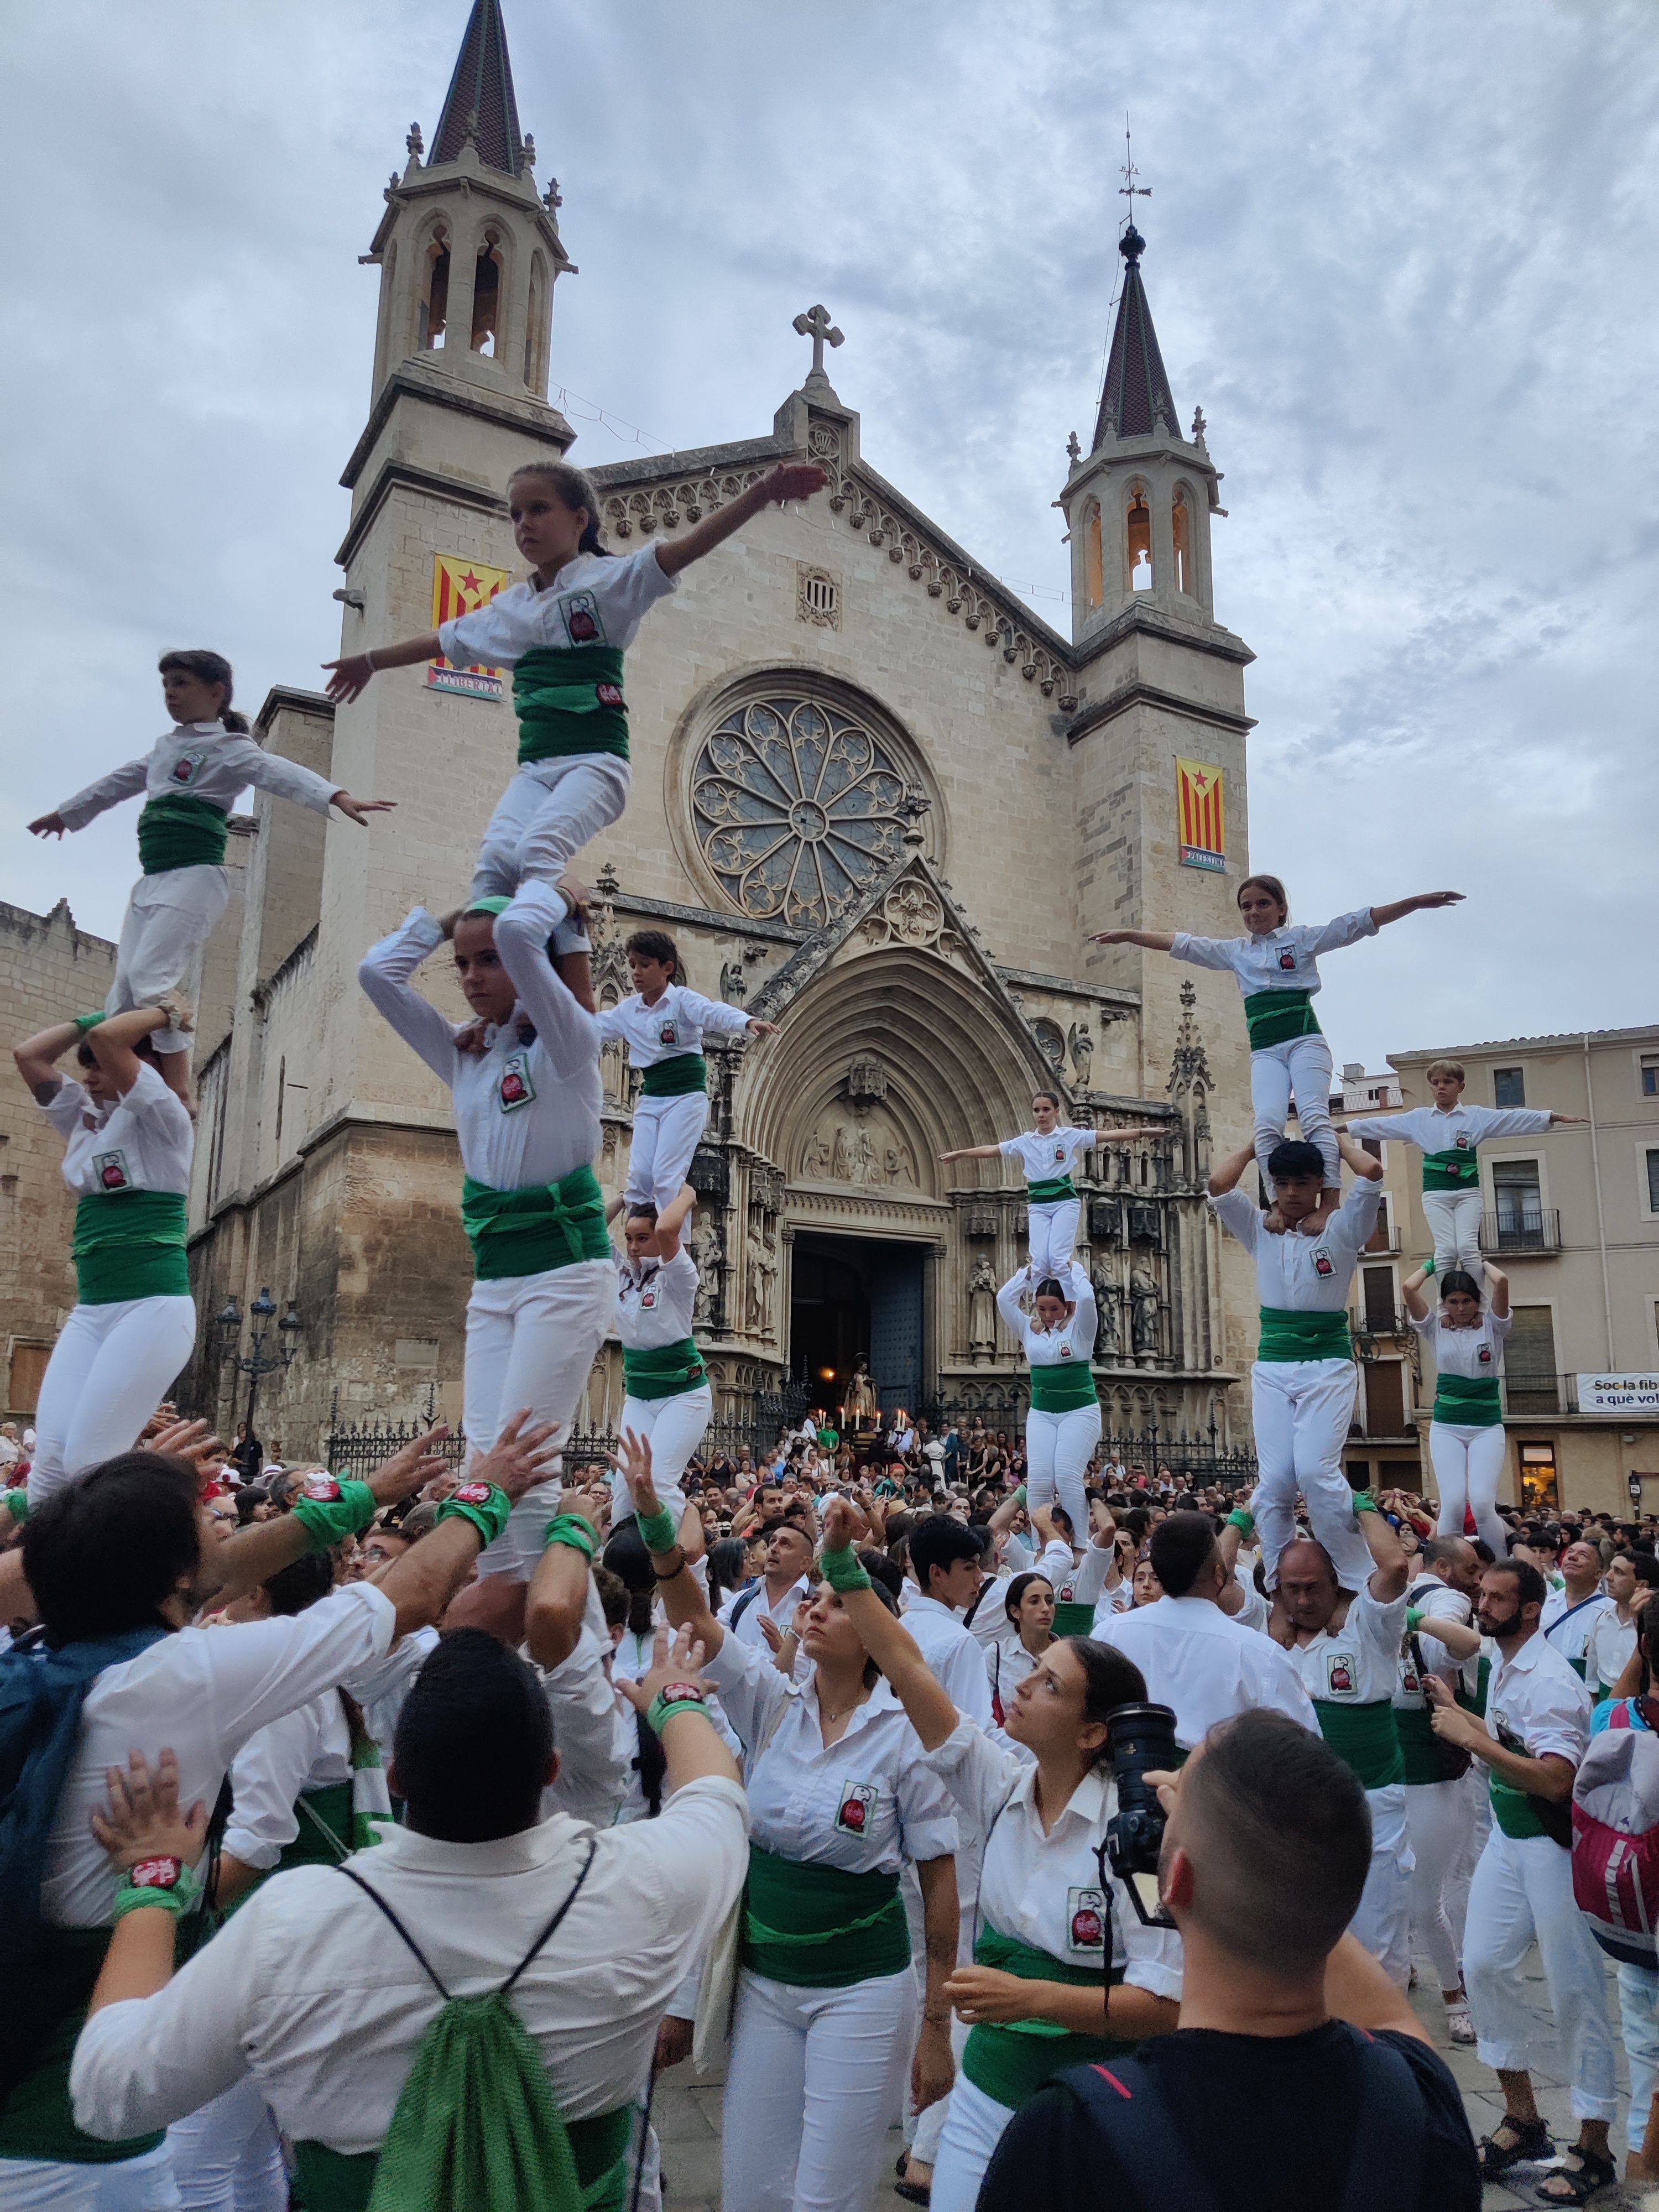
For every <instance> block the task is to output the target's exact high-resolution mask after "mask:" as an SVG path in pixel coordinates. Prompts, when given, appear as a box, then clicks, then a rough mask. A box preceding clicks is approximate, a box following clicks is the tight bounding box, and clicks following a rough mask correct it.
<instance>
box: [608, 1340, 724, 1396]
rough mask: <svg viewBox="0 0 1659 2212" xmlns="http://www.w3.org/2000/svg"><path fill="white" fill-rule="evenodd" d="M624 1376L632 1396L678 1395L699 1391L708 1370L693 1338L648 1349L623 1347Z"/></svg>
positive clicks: (706, 1379) (706, 1377) (629, 1393)
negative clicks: (647, 1350)
mask: <svg viewBox="0 0 1659 2212" xmlns="http://www.w3.org/2000/svg"><path fill="white" fill-rule="evenodd" d="M623 1379H624V1381H625V1382H626V1384H627V1387H628V1395H629V1397H630V1398H678V1397H679V1396H681V1395H682V1394H683V1393H684V1392H685V1391H687V1390H700V1389H702V1386H703V1384H704V1383H706V1382H707V1381H708V1369H707V1368H706V1367H705V1366H704V1365H703V1364H702V1352H699V1351H698V1349H697V1346H696V1339H695V1338H693V1337H690V1336H683V1337H681V1338H680V1340H679V1341H678V1343H677V1344H659V1345H656V1346H653V1349H652V1350H651V1351H649V1352H636V1351H635V1350H634V1349H633V1347H632V1346H629V1345H626V1344H625V1345H623Z"/></svg>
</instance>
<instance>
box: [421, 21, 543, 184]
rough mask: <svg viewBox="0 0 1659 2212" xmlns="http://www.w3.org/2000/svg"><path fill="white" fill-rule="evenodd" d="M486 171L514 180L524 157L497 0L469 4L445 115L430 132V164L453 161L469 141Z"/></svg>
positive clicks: (504, 33) (505, 34) (503, 28)
mask: <svg viewBox="0 0 1659 2212" xmlns="http://www.w3.org/2000/svg"><path fill="white" fill-rule="evenodd" d="M469 137H470V138H471V141H472V143H473V147H474V149H475V151H476V152H477V156H478V159H479V161H482V162H483V166H484V167H485V168H487V169H499V170H501V172H502V173H503V174H504V175H506V176H509V177H516V176H517V175H518V173H519V171H520V166H521V164H522V161H523V157H524V141H523V139H522V138H521V137H520V135H519V105H518V102H517V100H514V98H513V64H512V63H511V62H510V61H509V60H508V59H507V30H506V27H505V26H504V25H503V23H502V21H501V0H473V5H472V13H471V16H470V17H469V18H468V21H467V26H466V36H465V38H464V39H463V40H461V51H460V54H459V58H457V60H456V63H455V74H454V76H453V77H451V79H450V80H449V91H448V94H447V97H446V98H445V100H444V112H443V113H442V114H441V116H440V117H439V118H438V128H437V130H436V131H435V133H434V134H433V139H432V153H431V157H430V160H431V162H432V163H433V164H435V163H437V162H440V161H455V160H457V159H458V158H459V155H460V151H461V149H462V147H463V146H464V145H465V143H466V142H467V140H468V138H469Z"/></svg>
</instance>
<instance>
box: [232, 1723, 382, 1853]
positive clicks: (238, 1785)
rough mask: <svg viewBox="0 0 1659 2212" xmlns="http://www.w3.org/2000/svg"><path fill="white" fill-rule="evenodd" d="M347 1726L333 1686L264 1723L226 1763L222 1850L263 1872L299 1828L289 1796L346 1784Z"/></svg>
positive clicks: (348, 1759) (298, 1817) (349, 1770)
mask: <svg viewBox="0 0 1659 2212" xmlns="http://www.w3.org/2000/svg"><path fill="white" fill-rule="evenodd" d="M351 1777H352V1767H351V1728H350V1724H349V1722H348V1721H347V1719H346V1713H345V1707H344V1706H343V1705H342V1704H341V1702H340V1693H339V1692H338V1691H337V1690H325V1692H323V1694H322V1696H321V1697H320V1698H313V1699H311V1701H310V1703H309V1704H308V1705H301V1707H300V1708H299V1710H298V1711H296V1712H292V1713H285V1714H284V1715H283V1717H282V1719H281V1720H279V1721H270V1722H267V1723H266V1724H265V1726H264V1728H262V1729H260V1730H259V1733H258V1735H256V1736H252V1737H250V1739H249V1740H248V1741H247V1742H246V1743H245V1744H244V1745H243V1746H242V1748H241V1749H240V1751H239V1752H238V1753H237V1754H236V1757H235V1759H234V1760H233V1761H232V1763H231V1769H230V1787H231V1793H232V1796H233V1797H234V1800H235V1802H234V1806H233V1808H232V1811H231V1815H230V1824H229V1826H228V1827H227V1828H226V1830H225V1849H226V1850H227V1851H228V1852H230V1853H231V1855H232V1856H233V1857H235V1858H239V1859H240V1860H241V1862H242V1863H243V1864H244V1865H245V1866H251V1867H257V1868H258V1869H259V1871H260V1873H261V1874H268V1873H269V1872H270V1869H271V1868H272V1867H274V1866H275V1865H276V1862H277V1860H278V1859H280V1858H281V1857H282V1856H283V1852H284V1851H285V1850H287V1849H288V1847H289V1844H291V1843H292V1842H293V1841H294V1840H295V1837H296V1836H297V1835H298V1834H299V1832H300V1821H301V1814H299V1813H298V1812H297V1811H296V1810H295V1800H296V1799H297V1798H298V1797H299V1796H300V1795H301V1792H302V1791H304V1790H324V1789H327V1788H328V1787H330V1785H331V1784H336V1783H340V1782H349V1781H350V1779H351Z"/></svg>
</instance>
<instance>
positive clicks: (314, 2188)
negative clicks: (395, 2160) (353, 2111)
mask: <svg viewBox="0 0 1659 2212" xmlns="http://www.w3.org/2000/svg"><path fill="white" fill-rule="evenodd" d="M638 2110H639V2108H638V2106H635V2105H623V2106H622V2107H621V2108H620V2109H619V2110H618V2111H617V2112H601V2113H600V2114H599V2117H598V2118H596V2119H592V2120H567V2121H566V2122H565V2132H566V2134H567V2135H568V2136H569V2138H570V2155H571V2157H572V2159H573V2160H574V2162H575V2168H576V2186H577V2188H578V2190H579V2191H580V2197H579V2198H578V2199H577V2202H578V2203H580V2206H581V2212H621V2208H622V2207H623V2204H624V2203H626V2202H627V2196H628V2181H629V2167H630V2166H631V2163H632V2161H631V2160H629V2155H628V2152H629V2144H630V2143H631V2142H632V2141H633V2136H634V2123H635V2118H636V2117H637V2115H638ZM379 2165H380V2152H379V2151H375V2150H365V2151H358V2152H356V2153H355V2154H354V2153H352V2152H349V2151H341V2150H330V2148H328V2146H327V2144H326V2143H319V2142H296V2143H295V2146H294V2166H295V2183H296V2188H295V2202H296V2203H299V2204H300V2205H301V2206H303V2208H304V2212H368V2202H369V2199H370V2197H372V2196H373V2195H374V2174H375V2168H376V2167H377V2166H379ZM421 2201H422V2203H424V2202H425V2201H426V2200H425V2199H422V2200H421ZM509 2201H510V2200H509ZM409 2203H410V2206H411V2207H412V2205H413V2203H414V2200H413V2199H410V2200H409ZM492 2212H493V2208H492ZM538 2212H539V2208H538Z"/></svg>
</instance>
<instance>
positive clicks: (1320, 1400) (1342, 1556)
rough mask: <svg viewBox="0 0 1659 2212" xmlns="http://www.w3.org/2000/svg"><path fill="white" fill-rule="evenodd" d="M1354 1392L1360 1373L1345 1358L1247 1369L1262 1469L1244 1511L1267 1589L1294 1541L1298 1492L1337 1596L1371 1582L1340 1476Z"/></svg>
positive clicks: (1274, 1362) (1261, 1363)
mask: <svg viewBox="0 0 1659 2212" xmlns="http://www.w3.org/2000/svg"><path fill="white" fill-rule="evenodd" d="M1358 1387H1359V1376H1358V1370H1357V1369H1356V1368H1355V1366H1354V1364H1353V1362H1352V1360H1351V1359H1258V1360H1257V1361H1256V1363H1255V1365H1254V1366H1253V1367H1252V1368H1251V1370H1250V1407H1251V1413H1252V1416H1253V1418H1254V1420H1255V1450H1256V1459H1257V1462H1258V1464H1259V1465H1260V1467H1261V1486H1260V1487H1259V1488H1258V1489H1257V1491H1256V1493H1255V1498H1254V1499H1253V1500H1252V1501H1251V1505H1250V1510H1251V1511H1252V1512H1253V1513H1254V1514H1255V1527H1256V1536H1257V1539H1258V1541H1260V1543H1261V1559H1262V1565H1263V1566H1264V1568H1265V1570H1266V1572H1267V1585H1268V1588H1269V1589H1271V1588H1272V1587H1273V1584H1274V1583H1276V1582H1277V1581H1278V1580H1279V1553H1281V1552H1282V1551H1283V1550H1284V1548H1285V1546H1286V1544H1288V1543H1289V1542H1290V1541H1291V1539H1292V1538H1293V1537H1294V1536H1295V1534H1296V1493H1297V1491H1298V1490H1299V1491H1300V1492H1302V1495H1303V1497H1304V1498H1305V1499H1306V1501H1307V1506H1308V1519H1309V1521H1310V1523H1311V1524H1312V1528H1313V1532H1314V1534H1315V1535H1316V1537H1317V1538H1318V1539H1319V1541H1320V1542H1321V1543H1322V1545H1323V1546H1324V1547H1325V1549H1326V1550H1327V1551H1328V1553H1330V1555H1331V1558H1332V1559H1333V1561H1334V1563H1335V1566H1336V1578H1337V1580H1338V1582H1340V1583H1341V1585H1342V1587H1343V1589H1350V1590H1357V1589H1364V1585H1365V1583H1366V1581H1367V1579H1368V1578H1369V1577H1370V1571H1371V1555H1370V1551H1369V1550H1368V1549H1367V1548H1366V1544H1365V1539H1364V1537H1363V1536H1362V1535H1361V1534H1360V1533H1359V1527H1358V1522H1356V1520H1355V1518H1354V1510H1353V1492H1352V1490H1350V1489H1349V1487H1348V1478H1347V1476H1346V1474H1344V1473H1343V1472H1342V1450H1343V1447H1344V1445H1345V1444H1346V1443H1347V1441H1348V1426H1349V1424H1350V1422H1351V1421H1352V1419H1353V1407H1354V1395H1355V1393H1356V1392H1357V1391H1358Z"/></svg>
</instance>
